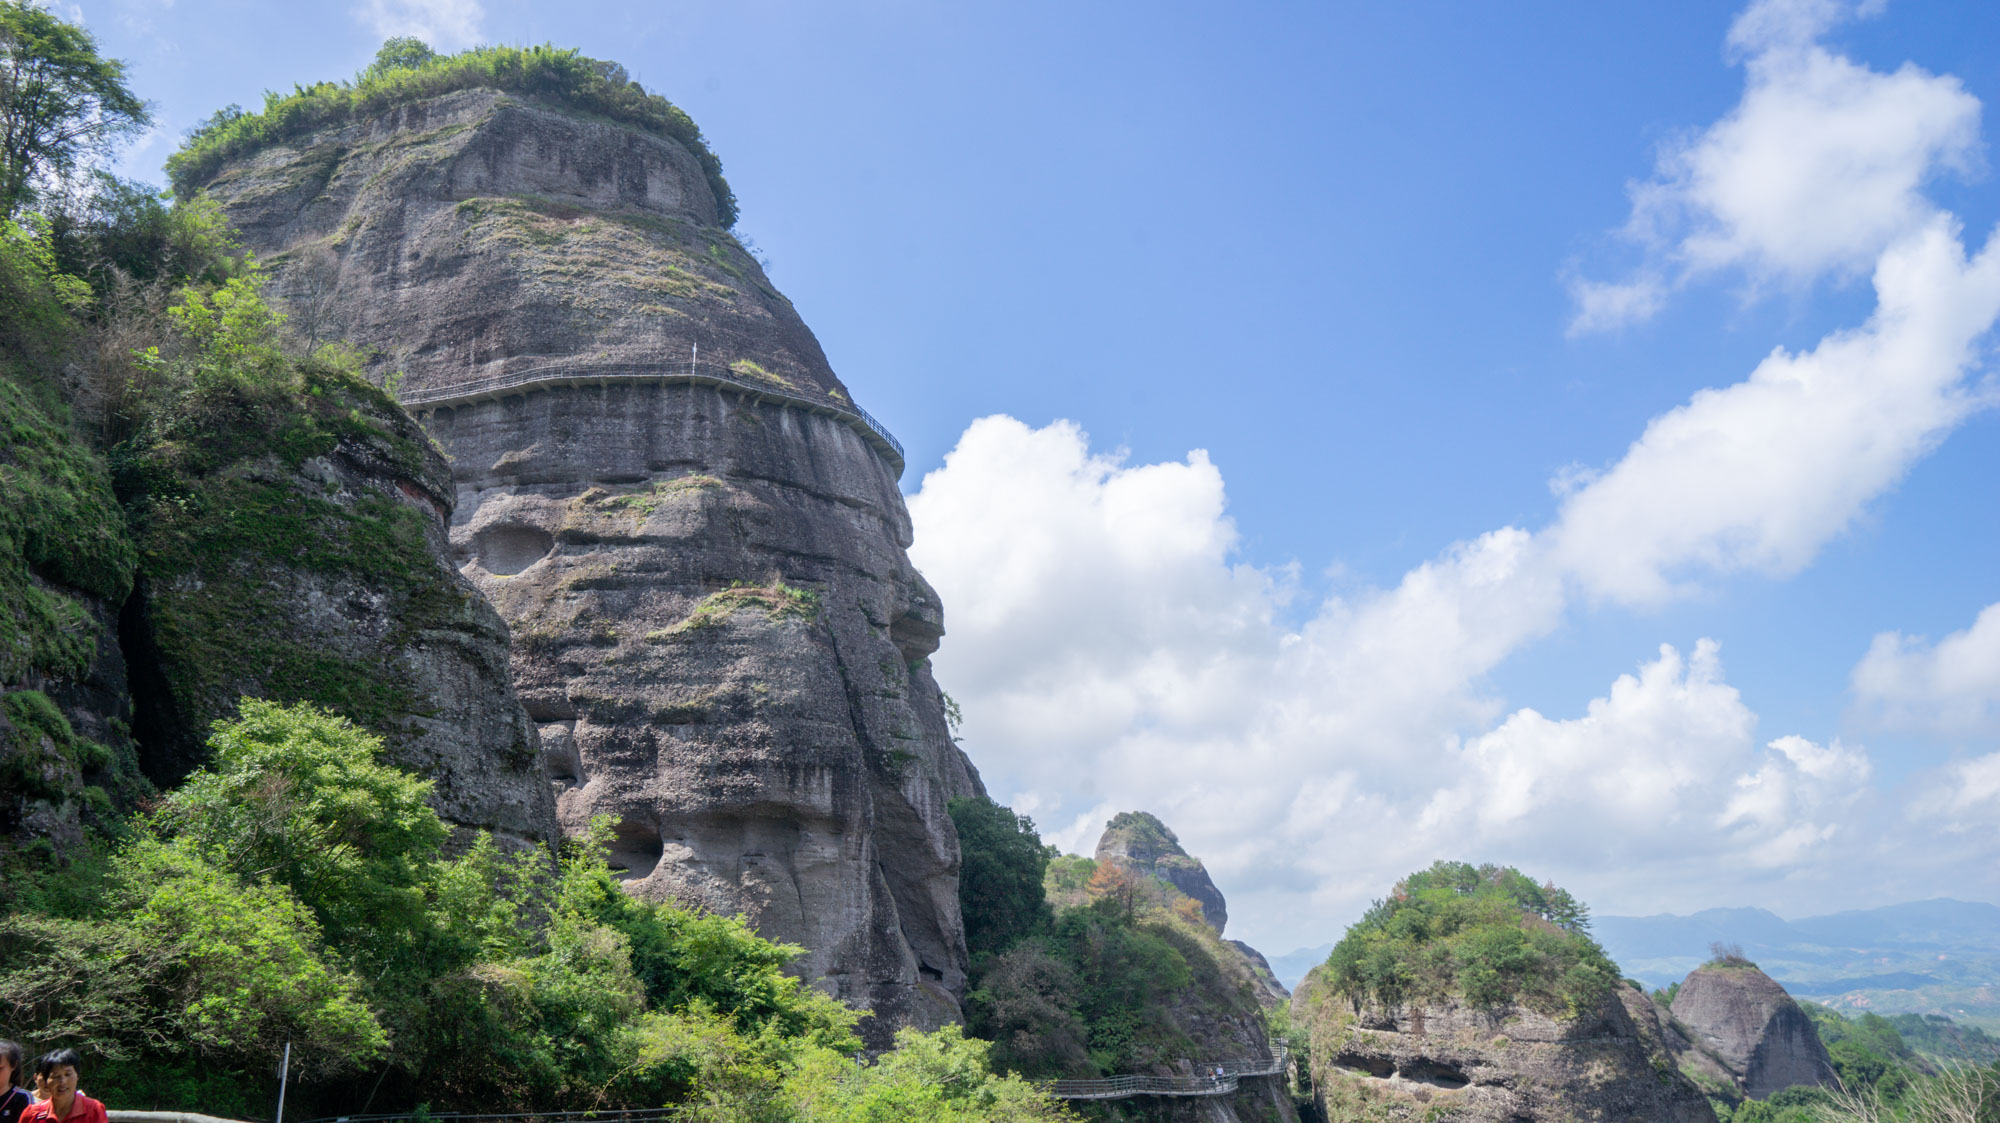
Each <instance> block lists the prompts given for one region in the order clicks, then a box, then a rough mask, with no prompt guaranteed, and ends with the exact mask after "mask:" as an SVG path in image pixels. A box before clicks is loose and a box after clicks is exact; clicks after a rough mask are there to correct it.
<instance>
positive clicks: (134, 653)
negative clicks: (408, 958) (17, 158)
mask: <svg viewBox="0 0 2000 1123" xmlns="http://www.w3.org/2000/svg"><path fill="white" fill-rule="evenodd" d="M304 378H305V383H304V385H303V386H302V387H301V390H300V392H299V393H298V394H297V395H296V396H287V397H286V398H283V399H280V402H281V405H279V407H278V409H277V411H276V412H274V413H272V414H270V415H268V416H258V415H256V414H251V415H250V417H249V418H248V419H247V420H245V421H243V422H241V423H242V424H243V425H244V427H245V428H246V429H247V430H251V431H249V432H245V433H240V434H236V435H234V436H233V437H232V438H231V439H229V440H227V441H224V442H218V443H223V444H225V445H226V446H227V447H229V448H230V449H231V450H232V452H233V453H234V455H231V456H224V457H215V458H212V461H213V462H211V463H207V464H204V465H203V467H202V470H201V471H199V472H192V471H187V470H186V469H185V468H184V467H183V466H177V465H176V464H175V463H174V460H175V458H176V457H177V456H179V455H180V452H179V451H178V449H177V448H176V447H175V446H174V445H173V444H172V443H168V444H165V445H163V446H162V447H160V448H158V449H155V450H152V451H151V452H148V453H145V454H144V455H143V456H142V458H141V459H140V460H139V461H138V462H137V463H135V464H134V465H132V466H130V467H129V468H128V469H127V472H128V475H131V476H133V477H134V478H135V480H138V481H148V480H159V479H169V480H172V481H173V482H172V483H171V484H170V485H167V486H168V487H170V489H171V490H172V491H174V492H176V493H178V495H179V498H180V499H181V500H184V501H183V502H162V501H157V500H156V499H154V498H153V497H151V496H149V495H147V494H143V493H141V494H135V495H134V496H133V499H132V503H133V506H134V507H135V508H136V510H137V514H136V517H135V518H134V520H133V524H134V530H135V536H136V537H137V539H138V542H139V546H140V553H141V556H142V558H143V559H144V561H143V564H142V566H141V580H140V582H139V586H138V589H137V590H136V591H135V593H134V594H133V596H132V598H131V600H129V601H127V602H126V605H125V610H124V619H123V621H122V623H121V632H122V638H123V641H124V642H123V646H124V651H125V654H126V658H127V661H128V662H129V664H130V667H131V670H130V676H131V680H132V692H133V696H134V698H135V700H136V701H137V703H138V705H137V711H136V715H135V722H134V732H135V734H136V735H137V737H138V739H139V741H140V744H141V746H142V748H143V753H142V764H143V766H144V767H145V769H146V771H147V774H148V775H149V776H150V777H151V778H152V779H153V780H154V781H155V782H157V783H159V784H162V785H171V784H174V783H178V782H179V781H180V779H181V778H182V777H183V776H185V775H186V774H187V772H188V771H189V770H191V769H193V768H194V767H196V766H197V765H199V764H200V763H201V762H202V760H204V759H205V757H206V751H207V750H206V745H205V741H206V738H207V733H208V729H209V726H210V725H211V724H212V723H213V722H214V721H216V720H217V719H219V718H226V717H231V716H234V714H235V710H236V703H237V699H238V698H240V697H243V696H245V695H250V696H255V697H262V698H270V699H273V700H275V701H280V702H295V701H308V702H314V703H317V704H319V705H323V706H326V707H328V708H331V709H333V710H335V711H336V712H338V713H341V714H342V715H344V716H347V717H349V718H351V719H353V720H354V721H355V722H357V723H358V724H360V725H362V726H365V727H367V728H369V729H371V730H373V731H375V732H377V733H380V734H381V735H382V737H383V740H384V744H385V745H386V747H387V748H388V750H389V751H390V753H391V754H392V756H393V758H394V760H395V762H396V763H397V764H399V765H401V766H403V767H405V768H408V769H410V770H411V771H413V772H415V773H417V774H418V775H420V776H422V777H424V778H426V779H428V780H430V781H432V785H433V786H432V790H431V803H432V805H433V806H435V807H436V808H437V811H438V813H439V814H440V815H441V816H443V817H444V818H445V819H446V820H448V821H450V822H452V823H455V824H457V825H459V826H463V827H472V828H480V829H485V830H490V831H492V832H494V833H495V834H496V835H498V836H499V837H500V838H501V839H502V840H503V841H512V842H514V843H515V844H517V845H520V844H527V845H542V846H547V845H548V844H550V843H551V842H552V841H553V840H554V839H555V837H556V836H557V827H556V818H555V805H554V800H553V799H552V798H551V795H550V792H549V790H548V785H547V781H546V779H545V778H544V776H543V773H542V769H541V767H540V764H541V762H540V747H539V743H538V741H537V739H536V736H535V729H534V726H533V725H532V724H531V723H530V722H529V721H528V718H527V714H526V712H525V711H524V710H523V709H522V707H521V704H520V702H519V701H518V700H517V699H516V697H515V694H514V689H513V684H512V680H511V675H510V674H509V668H508V661H507V631H506V628H505V626H504V625H503V624H502V623H501V621H500V617H499V615H498V614H497V613H496V612H494V610H493V608H492V606H491V605H489V604H488V603H487V602H486V600H485V599H484V598H482V597H481V596H480V595H479V594H478V592H477V591H476V590H475V589H474V588H473V587H472V584H471V583H470V582H469V581H467V580H466V579H465V578H464V577H463V576H462V575H461V574H459V572H458V571H457V570H456V568H454V566H453V565H452V563H451V561H450V560H449V559H450V558H451V545H450V542H449V540H448V537H447V530H446V525H447V521H448V519H449V518H450V514H451V507H452V502H453V498H454V496H453V490H452V487H451V476H450V470H449V468H448V466H447V465H446V463H445V460H444V458H443V457H442V456H440V455H439V454H438V452H437V450H436V449H434V448H432V447H431V445H430V443H429V441H428V440H427V439H426V438H425V436H424V434H423V432H422V431H421V430H420V429H418V428H417V426H416V424H415V423H414V422H413V421H412V420H411V419H410V418H409V416H408V415H407V414H405V413H404V412H403V411H402V410H400V409H397V408H396V406H395V405H394V404H393V403H392V402H391V401H390V400H389V399H388V397H387V396H386V395H384V394H383V393H382V392H381V391H380V390H378V389H376V388H375V387H374V386H371V385H369V384H367V383H366V382H363V381H361V380H359V379H357V378H354V377H353V376H352V375H348V374H344V373H341V372H338V371H334V370H331V369H323V368H317V367H313V366H311V365H310V364H309V365H308V366H307V369H306V371H305V374H304ZM277 434H282V435H281V436H280V435H277ZM133 486H134V488H135V489H139V490H140V491H142V492H143V489H144V488H146V487H148V486H160V485H157V484H147V483H143V482H140V483H135V484H134V485H133Z"/></svg>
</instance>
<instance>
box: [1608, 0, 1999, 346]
mask: <svg viewBox="0 0 2000 1123" xmlns="http://www.w3.org/2000/svg"><path fill="white" fill-rule="evenodd" d="M1851 12H1852V7H1851V6H1850V5H1847V4H1841V3H1834V2H1827V0H1763V2H1760V3H1756V4H1753V5H1751V7H1750V8H1749V9H1748V10H1747V11H1745V12H1744V13H1743V15H1742V16H1741V17H1739V18H1738V20H1737V21H1736V24H1735V26H1734V28H1733V29H1732V31H1731V36H1730V42H1731V46H1732V47H1734V48H1736V49H1737V51H1739V52H1740V53H1741V54H1742V56H1743V59H1744V68H1745V77H1746V88H1745V92H1744V95H1743V100H1742V101H1741V102H1739V103H1738V104H1737V106H1736V107H1735V108H1734V109H1733V110H1731V111H1730V113H1729V114H1728V115H1727V116H1726V117H1724V118H1723V119H1722V120H1721V121H1719V122H1717V123H1716V124H1714V125H1712V126H1710V127H1709V128H1707V129H1705V130H1702V131H1701V132H1699V133H1696V134H1694V135H1692V136H1689V137H1686V138H1683V139H1682V140H1680V141H1678V142H1675V143H1670V144H1668V145H1666V146H1665V147H1664V148H1663V149H1662V151H1661V152H1660V155H1659V163H1658V168H1657V170H1656V174H1655V176H1654V178H1653V179H1650V180H1647V181H1644V182H1641V183H1635V184H1633V185H1632V186H1631V187H1630V189H1629V191H1630V194H1631V197H1632V216H1631V219H1630V220H1629V222H1628V223H1627V224H1626V226H1625V229H1624V230H1623V232H1622V233H1623V234H1624V235H1625V236H1626V237H1627V238H1629V239H1630V240H1632V241H1634V242H1636V243H1638V244H1639V245H1640V246H1641V247H1643V248H1644V250H1645V251H1646V254H1647V258H1648V260H1647V264H1646V265H1645V266H1643V267H1642V269H1641V271H1640V272H1639V273H1638V275H1637V276H1636V277H1635V278H1633V279H1632V280H1628V281H1622V282H1602V281H1591V280H1588V279H1586V278H1582V277H1575V278H1572V280H1571V295H1572V297H1573V299H1574V301H1575V304H1576V313H1575V318H1574V320H1573V321H1572V323H1571V330H1572V331H1573V332H1584V331H1593V330H1600V329H1605V328H1613V327H1618V326H1620V325H1622V324H1626V323H1631V322H1635V321H1639V320H1643V319H1646V318H1648V317H1650V316H1652V315H1653V314H1654V313H1656V312H1658V311H1659V309H1660V308H1661V307H1663V306H1664V304H1665V299H1666V295H1667V293H1668V291H1669V290H1670V289H1671V288H1673V287H1677V286H1679V285H1682V284H1685V283H1687V282H1688V281H1690V280H1692V279H1695V278H1697V277H1700V276H1702V275H1705V274H1709V273H1713V272H1715V271H1718V270H1723V269H1736V270H1740V271H1742V272H1743V273H1744V274H1745V275H1746V276H1747V277H1748V279H1749V280H1750V282H1751V284H1752V286H1753V288H1754V287H1756V286H1760V285H1764V284H1768V283H1771V282H1780V283H1785V284H1790V285H1795V286H1796V285H1800V284H1804V283H1808V282H1811V281H1812V280H1814V279H1816V278H1818V277H1820V276H1822V275H1825V274H1833V275H1836V276H1839V275H1857V274H1861V273H1865V272H1866V271H1867V270H1868V269H1870V268H1871V267H1872V266H1873V265H1874V264H1875V259H1876V257H1877V255H1878V254H1880V253H1881V252H1882V251H1883V249H1884V248H1886V247H1888V246H1890V245H1891V244H1893V243H1895V242H1897V241H1899V240H1901V239H1903V238H1906V237H1908V236H1909V235H1910V234H1911V233H1912V232H1913V231H1916V230H1918V229H1919V228H1921V227H1924V226H1926V225H1928V224H1930V223H1931V222H1932V221H1934V220H1935V219H1936V217H1937V213H1938V212H1937V208H1936V207H1935V206H1934V205H1933V204H1932V203H1931V202H1930V200H1929V199H1928V198H1926V197H1925V196H1924V194H1923V188H1924V185H1925V184H1926V183H1928V182H1929V181H1931V180H1933V179H1935V178H1936V177H1937V176H1938V175H1940V174H1942V173H1945V172H1965V171H1967V170H1969V169H1970V168H1972V167H1973V166H1974V165H1975V164H1976V163H1977V160H1978V152H1979V150H1978V143H1979V117H1980V106H1979V101H1978V99H1976V98H1974V97H1973V96H1972V95H1971V94H1970V93H1968V92H1966V90H1965V88H1964V86H1963V84H1962V83H1960V82H1959V80H1958V79H1956V78H1953V77H1951V76H1949V75H1935V74H1931V73H1928V72H1926V71H1924V70H1922V69H1920V68H1918V67H1916V66H1914V65H1910V64H1905V65H1904V66H1902V67H1901V68H1899V69H1897V70H1895V71H1893V72H1889V73H1883V72H1881V71H1876V70H1873V69H1870V68H1868V67H1866V66H1863V65H1861V64H1858V63H1856V62H1854V61H1852V60H1850V59H1847V58H1844V57H1841V56H1839V55H1837V54H1835V53H1833V52H1831V51H1829V50H1828V49H1827V48H1826V47H1824V46H1823V45H1821V44H1820V43H1819V42H1818V37H1819V36H1820V35H1821V34H1822V33H1823V32H1825V31H1826V30H1827V28H1829V27H1830V26H1832V25H1833V24H1834V23H1836V22H1838V21H1839V20H1840V19H1842V18H1844V17H1845V16H1847V15H1848V14H1850V13H1851Z"/></svg>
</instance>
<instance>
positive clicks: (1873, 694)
mask: <svg viewBox="0 0 2000 1123" xmlns="http://www.w3.org/2000/svg"><path fill="white" fill-rule="evenodd" d="M1852 681H1853V688H1854V695H1855V699H1856V701H1857V702H1859V703H1860V705H1861V706H1862V708H1863V709H1864V711H1865V712H1866V713H1867V714H1868V715H1869V716H1870V717H1871V718H1872V719H1873V720H1875V721H1876V722H1878V723H1880V724H1882V725H1884V726H1887V727H1890V728H1897V729H1914V730H1919V731H1925V732H1933V733H1939V734H1944V735H1966V734H1981V733H1987V734H1990V733H1993V732H1995V731H2000V604H1994V605H1988V606H1987V607H1986V608H1985V609H1984V610H1983V611H1981V612H1980V613H1979V616H1978V618H1977V619H1975V620H1974V621H1973V622H1972V626H1971V627H1969V628H1967V629H1965V630H1964V631H1960V632H1953V633H1952V634H1950V635H1948V636H1946V637H1944V638H1943V639H1941V640H1939V641H1938V642H1937V643H1935V644H1928V643H1925V642H1924V640H1923V639H1921V638H1920V637H1916V636H1906V635H1903V634H1902V633H1900V632H1883V633H1882V634H1881V635H1878V636H1876V637H1875V641H1874V643H1872V644H1871V645H1869V648H1868V654H1867V655H1865V656H1863V657H1862V660H1861V662H1860V663H1859V664H1857V665H1856V666H1855V668H1854V674H1853V679H1852Z"/></svg>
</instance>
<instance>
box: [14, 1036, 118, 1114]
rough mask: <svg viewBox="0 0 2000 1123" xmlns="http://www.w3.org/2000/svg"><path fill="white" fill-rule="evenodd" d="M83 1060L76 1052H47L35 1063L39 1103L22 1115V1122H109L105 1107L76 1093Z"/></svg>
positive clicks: (60, 1050)
mask: <svg viewBox="0 0 2000 1123" xmlns="http://www.w3.org/2000/svg"><path fill="white" fill-rule="evenodd" d="M82 1069H83V1058H82V1057H79V1056H77V1055H76V1050H74V1049H57V1050H56V1051H55V1052H53V1053H45V1054H43V1055H42V1057H41V1059H39V1060H37V1061H36V1062H35V1094H36V1095H38V1096H40V1097H41V1100H40V1102H38V1103H33V1104H29V1105H28V1108H27V1110H25V1111H23V1112H21V1123H110V1119H109V1117H107V1116H106V1115H105V1114H104V1105H103V1104H101V1103H98V1102H97V1101H96V1100H93V1099H91V1098H90V1097H89V1096H86V1095H84V1094H83V1093H82V1092H79V1091H77V1090H76V1085H77V1081H79V1080H81V1079H82Z"/></svg>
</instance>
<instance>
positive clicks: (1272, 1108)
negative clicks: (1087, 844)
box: [1095, 811, 1298, 1123]
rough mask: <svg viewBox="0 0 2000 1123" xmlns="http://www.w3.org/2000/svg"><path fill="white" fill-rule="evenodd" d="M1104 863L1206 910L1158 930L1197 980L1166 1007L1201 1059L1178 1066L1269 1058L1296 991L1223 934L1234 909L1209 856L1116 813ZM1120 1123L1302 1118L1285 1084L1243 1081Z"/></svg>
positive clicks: (1167, 1070) (1158, 1104)
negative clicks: (1211, 872)
mask: <svg viewBox="0 0 2000 1123" xmlns="http://www.w3.org/2000/svg"><path fill="white" fill-rule="evenodd" d="M1095 860H1096V861H1097V862H1099V863H1110V864H1112V865H1115V866H1117V867H1119V868H1120V869H1123V870H1125V871H1127V872H1129V873H1133V874H1136V875H1139V876H1141V877H1158V878H1159V879H1160V881H1159V882H1154V883H1152V884H1153V885H1154V886H1155V887H1156V888H1157V891H1158V892H1159V893H1160V894H1162V895H1164V896H1165V897H1166V898H1168V907H1169V909H1171V908H1172V906H1173V905H1175V904H1179V905H1185V903H1186V902H1187V901H1188V900H1193V901H1196V902H1198V903H1200V904H1201V906H1202V910H1201V915H1202V920H1203V921H1204V922H1205V924H1201V925H1196V924H1192V923H1188V922H1186V921H1181V922H1180V927H1179V928H1178V929H1177V930H1170V929H1164V928H1161V929H1155V931H1156V932H1159V933H1163V934H1166V935H1167V936H1168V938H1169V940H1170V942H1172V943H1173V944H1174V945H1175V947H1176V948H1177V950H1179V951H1180V953H1181V955H1182V957H1183V958H1184V959H1185V960H1186V961H1187V964H1188V967H1189V969H1190V973H1191V976H1192V980H1191V982H1190V984H1189V985H1188V986H1187V987H1185V988H1183V989H1181V990H1178V991H1173V992H1169V993H1168V994H1166V995H1164V996H1163V998H1162V1001H1161V1009H1160V1011H1159V1013H1160V1016H1161V1018H1162V1020H1163V1021H1164V1022H1166V1023H1167V1024H1168V1025H1170V1026H1171V1027H1172V1028H1173V1030H1174V1032H1175V1033H1176V1034H1178V1035H1179V1036H1180V1037H1181V1038H1182V1039H1183V1040H1184V1041H1185V1042H1187V1045H1186V1046H1185V1047H1186V1048H1188V1049H1189V1050H1190V1051H1191V1053H1192V1054H1193V1055H1191V1056H1186V1057H1179V1058H1175V1060H1176V1061H1178V1062H1180V1064H1181V1066H1184V1065H1185V1064H1186V1063H1187V1062H1196V1063H1199V1062H1202V1061H1240V1060H1249V1059H1251V1058H1261V1057H1266V1056H1269V1055H1270V1053H1271V1049H1272V1047H1273V1045H1274V1044H1275V1043H1274V1042H1273V1041H1272V1040H1271V1038H1270V1036H1269V1034H1268V1032H1267V1028H1266V1022H1265V1018H1264V1014H1265V1013H1266V1012H1267V1011H1269V1010H1271V1009H1273V1008H1275V1007H1276V1006H1277V1005H1278V1004H1279V1003H1281V1002H1284V1001H1285V1000H1286V999H1287V998H1289V997H1290V995H1289V994H1287V993H1286V991H1285V989H1284V987H1283V986H1281V985H1279V983H1278V981H1277V979H1276V978H1275V977H1274V976H1273V975H1272V974H1271V968H1270V964H1268V963H1266V962H1265V960H1264V957H1263V955H1262V954H1261V953H1259V952H1258V951H1257V949H1255V948H1253V947H1251V946H1250V945H1249V944H1246V943H1243V942H1242V941H1240V940H1225V939H1222V938H1221V928H1222V923H1221V922H1222V920H1223V918H1226V917H1227V916H1228V903H1227V902H1226V901H1225V900H1224V898H1223V896H1222V891H1221V890H1220V889H1217V888H1216V886H1215V882H1214V881H1212V880H1210V878H1209V876H1208V871H1207V869H1206V868H1204V867H1203V866H1202V863H1201V860H1200V859H1199V858H1196V857H1194V856H1193V855H1191V854H1189V853H1188V852H1187V851H1186V850H1184V849H1182V848H1181V844H1180V839H1179V838H1178V837H1176V836H1175V834H1174V832H1173V831H1172V830H1171V829H1169V828H1168V827H1167V825H1166V824H1165V823H1163V822H1161V821H1160V820H1159V819H1158V818H1157V817H1155V816H1153V815H1151V814H1149V813H1147V812H1144V811H1127V812H1121V813H1119V814H1118V815H1116V816H1114V817H1113V818H1112V820H1111V821H1110V822H1109V823H1108V824H1106V826H1105V829H1104V833H1103V834H1102V835H1101V836H1099V838H1098V841H1097V852H1096V858H1095ZM1161 883H1164V884H1161ZM1197 894H1199V895H1197ZM1141 896H1142V897H1143V896H1144V893H1143V892H1142V894H1141ZM1153 1074H1154V1075H1185V1074H1186V1072H1185V1070H1184V1067H1177V1066H1176V1065H1174V1064H1168V1065H1163V1066H1160V1067H1159V1068H1158V1069H1157V1070H1156V1071H1155V1072H1154V1073H1153ZM1113 1117H1114V1118H1129V1119H1135V1120H1137V1119H1144V1120H1148V1121H1159V1123H1168V1121H1172V1123H1182V1121H1186V1123H1195V1121H1201V1123H1238V1121H1240V1120H1253V1119H1270V1118H1273V1117H1275V1118H1277V1119H1279V1120H1283V1121H1293V1120H1296V1119H1297V1117H1298V1113H1297V1109H1296V1108H1295V1107H1294V1106H1293V1104H1292V1102H1291V1093H1290V1091H1289V1089H1288V1087H1287V1082H1286V1080H1285V1079H1284V1078H1283V1077H1282V1076H1267V1077H1246V1078H1244V1079H1243V1081H1242V1082H1241V1084H1240V1085H1239V1087H1238V1090H1237V1092H1236V1094H1234V1095H1232V1096H1227V1097H1216V1098H1213V1099H1206V1098H1202V1099H1188V1100H1179V1101H1176V1100H1174V1099H1171V1098H1167V1097H1146V1098H1144V1099H1141V1100H1134V1101H1127V1106H1126V1107H1125V1109H1124V1114H1122V1115H1120V1114H1117V1113H1114V1114H1113Z"/></svg>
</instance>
